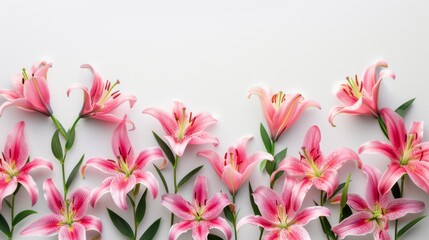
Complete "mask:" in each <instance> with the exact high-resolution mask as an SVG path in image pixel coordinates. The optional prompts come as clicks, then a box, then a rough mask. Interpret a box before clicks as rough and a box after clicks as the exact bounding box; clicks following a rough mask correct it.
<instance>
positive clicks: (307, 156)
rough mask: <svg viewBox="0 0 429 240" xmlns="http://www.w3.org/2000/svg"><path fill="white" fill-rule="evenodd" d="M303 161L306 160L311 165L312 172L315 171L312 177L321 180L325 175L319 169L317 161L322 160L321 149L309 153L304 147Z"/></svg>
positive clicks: (314, 149) (301, 154)
mask: <svg viewBox="0 0 429 240" xmlns="http://www.w3.org/2000/svg"><path fill="white" fill-rule="evenodd" d="M299 155H300V156H301V160H303V159H304V160H306V161H307V163H308V164H309V165H310V167H311V170H313V172H312V175H313V176H314V177H316V178H319V177H321V176H322V175H323V172H322V171H321V170H320V169H319V168H318V167H317V164H316V162H315V161H316V160H317V159H318V158H320V156H321V154H320V152H319V149H317V148H313V149H312V150H311V151H310V152H308V151H307V149H306V148H305V147H302V153H301V152H300V153H299Z"/></svg>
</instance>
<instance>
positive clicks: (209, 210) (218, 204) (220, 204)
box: [202, 193, 232, 219]
mask: <svg viewBox="0 0 429 240" xmlns="http://www.w3.org/2000/svg"><path fill="white" fill-rule="evenodd" d="M230 204H232V203H231V201H230V200H229V198H228V196H227V195H226V194H225V193H216V194H215V195H214V196H213V197H212V198H210V199H209V200H208V201H207V203H206V205H205V206H204V210H203V213H202V217H203V218H204V219H215V218H217V217H218V216H219V214H221V213H222V211H223V209H224V208H225V207H226V206H228V205H230Z"/></svg>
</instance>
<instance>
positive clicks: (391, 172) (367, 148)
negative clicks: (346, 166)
mask: <svg viewBox="0 0 429 240" xmlns="http://www.w3.org/2000/svg"><path fill="white" fill-rule="evenodd" d="M380 112H381V117H382V118H383V120H384V122H385V123H386V129H387V135H388V136H389V139H390V144H388V143H384V142H380V141H371V142H367V143H365V144H363V145H362V146H361V147H360V148H359V153H378V154H382V155H384V156H386V157H388V158H389V159H390V160H391V163H390V164H389V167H388V168H387V170H386V172H385V173H384V174H383V176H382V177H381V179H380V185H379V191H380V193H381V194H385V193H387V192H388V191H389V190H390V189H391V188H392V187H393V185H394V184H395V183H396V182H397V181H398V180H399V179H400V178H401V177H402V176H403V175H404V174H408V176H410V178H411V180H412V181H413V182H414V183H415V184H416V185H417V186H418V187H420V188H421V189H423V190H424V191H425V192H427V193H429V174H428V172H429V142H423V122H413V123H412V125H411V128H410V130H409V131H408V133H407V131H406V129H405V123H404V120H403V119H402V117H401V116H399V115H398V114H397V113H396V112H394V111H393V110H391V109H389V108H383V109H381V111H380Z"/></svg>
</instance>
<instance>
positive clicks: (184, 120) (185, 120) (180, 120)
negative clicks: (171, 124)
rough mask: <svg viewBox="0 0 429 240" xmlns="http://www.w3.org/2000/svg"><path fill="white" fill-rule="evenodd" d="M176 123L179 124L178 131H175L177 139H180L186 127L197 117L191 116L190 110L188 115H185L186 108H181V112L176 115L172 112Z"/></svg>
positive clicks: (191, 124) (192, 123) (183, 135)
mask: <svg viewBox="0 0 429 240" xmlns="http://www.w3.org/2000/svg"><path fill="white" fill-rule="evenodd" d="M174 118H175V119H176V122H177V125H178V126H179V132H178V133H177V140H178V141H181V140H182V139H183V138H184V137H185V133H186V129H187V128H188V127H191V126H193V125H194V123H195V119H197V117H193V118H192V112H190V113H189V117H187V116H186V108H182V113H181V114H179V115H177V113H174Z"/></svg>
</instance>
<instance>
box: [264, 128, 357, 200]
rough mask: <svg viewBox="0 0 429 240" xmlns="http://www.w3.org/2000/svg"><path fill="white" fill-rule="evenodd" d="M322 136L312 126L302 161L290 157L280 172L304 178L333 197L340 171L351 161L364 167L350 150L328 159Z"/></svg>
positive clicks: (346, 149)
mask: <svg viewBox="0 0 429 240" xmlns="http://www.w3.org/2000/svg"><path fill="white" fill-rule="evenodd" d="M320 140H321V134H320V130H319V127H317V126H312V127H311V128H310V129H309V130H308V131H307V134H306V135H305V139H304V144H303V146H302V152H301V153H300V159H299V160H298V159H296V158H294V157H288V158H287V159H285V160H284V161H282V162H281V163H280V165H279V168H278V169H277V171H276V172H274V173H273V174H272V175H271V176H273V177H274V176H275V174H276V173H277V172H278V171H285V172H286V173H287V174H289V175H291V176H295V177H302V178H303V179H302V181H303V182H304V183H308V184H310V185H313V186H314V187H316V188H317V189H319V190H323V191H325V192H326V193H327V194H328V197H329V196H331V195H332V194H333V193H334V191H335V189H336V188H337V186H338V169H339V168H340V167H341V166H342V165H343V164H344V163H345V162H346V161H349V160H352V161H355V162H356V163H357V164H358V167H359V168H360V167H362V162H361V160H360V158H359V156H358V155H357V154H356V153H355V152H354V151H353V150H351V149H349V148H339V149H337V150H335V151H333V152H332V153H330V154H329V155H328V156H327V157H325V156H323V153H322V152H321V151H320ZM273 177H272V178H273Z"/></svg>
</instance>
